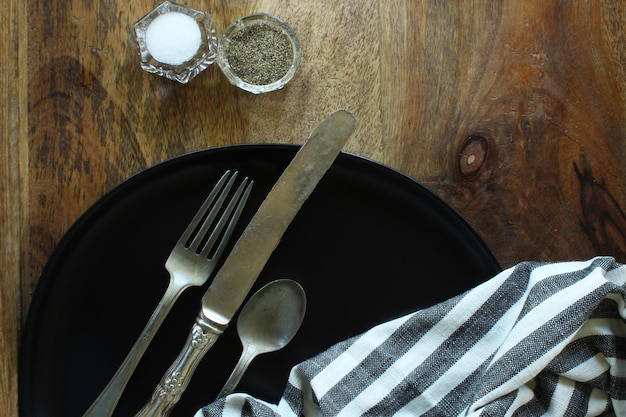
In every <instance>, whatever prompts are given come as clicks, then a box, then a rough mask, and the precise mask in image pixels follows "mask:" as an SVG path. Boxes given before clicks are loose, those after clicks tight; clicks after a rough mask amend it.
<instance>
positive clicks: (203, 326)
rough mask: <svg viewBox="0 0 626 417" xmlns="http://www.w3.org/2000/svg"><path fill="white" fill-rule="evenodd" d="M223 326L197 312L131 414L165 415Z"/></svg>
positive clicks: (136, 415)
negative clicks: (177, 347) (156, 381)
mask: <svg viewBox="0 0 626 417" xmlns="http://www.w3.org/2000/svg"><path fill="white" fill-rule="evenodd" d="M225 328H226V327H225V326H220V325H217V324H215V323H213V322H212V321H210V320H208V319H207V318H205V317H204V316H203V314H202V313H200V315H199V316H198V317H197V318H196V322H195V323H194V325H193V326H192V328H191V331H190V332H189V336H188V337H187V341H186V342H185V346H184V347H183V349H182V350H181V351H180V353H179V354H178V357H177V358H176V360H175V361H174V363H173V364H172V365H171V366H170V368H169V369H168V370H167V372H166V373H165V375H163V378H161V382H159V384H158V385H157V386H156V388H155V390H154V392H153V393H152V398H151V399H150V401H149V402H148V403H147V404H146V405H145V406H144V407H143V408H142V409H141V410H140V411H139V412H138V413H137V414H135V417H165V416H168V415H169V414H170V412H171V410H172V409H173V408H174V406H175V405H176V403H178V400H179V399H180V397H181V395H182V394H183V392H184V391H185V389H186V388H187V385H189V381H190V380H191V377H192V376H193V373H194V371H195V370H196V368H197V367H198V364H199V363H200V361H201V360H202V358H203V357H204V355H205V354H206V353H207V352H208V351H209V349H210V348H211V346H213V345H214V344H215V342H216V341H217V338H218V337H220V335H221V334H222V333H223V332H224V329H225Z"/></svg>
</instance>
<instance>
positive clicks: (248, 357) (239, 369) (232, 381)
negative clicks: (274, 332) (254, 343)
mask: <svg viewBox="0 0 626 417" xmlns="http://www.w3.org/2000/svg"><path fill="white" fill-rule="evenodd" d="M255 356H256V352H255V351H254V350H252V349H249V348H248V347H244V349H243V352H241V357H240V358H239V361H238V362H237V365H236V366H235V369H233V372H232V373H231V374H230V376H229V377H228V380H227V381H226V383H225V384H224V387H223V388H222V390H221V391H220V393H219V394H218V396H217V398H222V397H225V396H227V395H228V394H230V393H232V392H233V391H234V390H235V388H236V387H237V385H238V384H239V381H241V377H243V374H244V373H245V372H246V369H248V366H249V365H250V362H252V360H253V359H254V358H255Z"/></svg>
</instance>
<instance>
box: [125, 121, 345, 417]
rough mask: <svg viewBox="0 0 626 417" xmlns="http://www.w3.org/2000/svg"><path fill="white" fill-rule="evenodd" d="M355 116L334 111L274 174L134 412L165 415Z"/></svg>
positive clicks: (338, 147) (342, 141)
mask: <svg viewBox="0 0 626 417" xmlns="http://www.w3.org/2000/svg"><path fill="white" fill-rule="evenodd" d="M355 125H356V120H355V118H354V115H353V114H352V113H350V112H348V111H345V110H339V111H336V112H334V113H333V114H331V115H330V116H328V117H327V118H326V119H324V120H323V121H322V122H320V124H319V125H318V126H317V127H316V128H315V129H314V130H313V132H312V133H311V135H310V136H309V138H308V139H307V140H306V142H305V143H304V145H303V146H302V147H301V148H300V149H299V150H298V152H297V153H296V155H295V156H294V158H293V159H292V160H291V162H290V163H289V165H288V166H287V168H286V169H285V170H284V171H283V173H282V174H281V176H280V177H279V178H278V180H277V181H276V183H275V184H274V186H273V187H272V189H271V190H270V192H269V194H268V195H267V197H266V198H265V200H263V202H262V203H261V206H260V207H259V209H258V210H257V212H256V213H255V214H254V216H253V217H252V220H250V223H249V224H248V225H247V226H246V228H245V229H244V231H243V233H242V234H241V236H240V237H239V239H238V240H237V242H236V243H235V246H234V247H233V249H232V251H231V252H230V254H229V255H228V257H227V258H226V260H225V261H224V264H223V265H222V267H221V268H220V269H219V271H218V272H217V274H216V276H215V278H214V279H213V281H212V282H211V285H210V286H209V288H208V289H207V291H206V293H205V294H204V296H203V297H202V307H201V309H200V312H199V314H198V317H197V318H196V321H195V323H194V324H193V326H192V329H191V331H190V333H189V336H188V337H187V341H186V343H185V346H184V347H183V349H182V350H181V352H180V354H179V355H178V357H177V358H176V360H175V361H174V363H173V364H172V365H171V366H170V368H169V369H168V370H167V372H166V373H165V375H164V376H163V378H162V379H161V382H160V383H159V384H158V385H157V387H156V389H155V390H154V392H153V394H152V398H151V399H150V401H149V402H148V403H147V404H146V405H145V406H144V407H143V408H142V409H141V410H140V411H139V412H138V413H137V414H136V417H148V416H150V417H156V416H167V415H169V413H170V411H171V410H172V408H173V407H174V406H175V405H176V403H177V402H178V400H179V399H180V397H181V395H182V393H183V392H184V390H185V389H186V387H187V385H188V384H189V381H190V379H191V376H192V375H193V372H194V371H195V369H196V367H197V365H198V364H199V363H200V361H201V359H202V358H203V357H204V355H205V354H206V352H207V351H208V350H209V349H210V347H211V346H213V344H214V343H215V342H216V341H217V339H218V337H219V336H220V335H221V334H222V333H223V332H224V330H225V329H226V327H227V326H228V324H229V323H230V321H231V319H232V318H233V316H234V315H235V313H236V312H237V310H238V309H239V308H240V307H241V304H242V303H243V302H244V300H245V299H246V297H247V295H248V293H249V292H250V289H251V288H252V286H253V285H254V283H255V281H256V279H257V278H258V276H259V275H260V273H261V270H262V269H263V267H264V266H265V264H266V263H267V260H268V259H269V258H270V256H271V255H272V253H273V252H274V250H275V249H276V247H277V246H278V244H279V242H280V240H281V238H282V236H283V234H284V233H285V231H286V230H287V228H288V227H289V224H290V223H291V221H292V220H293V218H294V217H295V216H296V214H297V213H298V211H299V210H300V208H301V207H302V204H304V202H305V201H306V200H307V198H308V197H309V196H310V194H311V193H312V192H313V190H314V189H315V187H316V186H317V184H318V182H319V181H320V179H321V178H322V177H323V176H324V174H325V173H326V171H327V170H328V169H329V168H330V166H331V165H332V163H333V162H334V160H335V159H336V158H337V155H339V152H340V151H341V149H342V148H343V146H344V145H345V143H346V142H347V141H348V139H349V137H350V136H351V135H352V133H353V132H354V129H355Z"/></svg>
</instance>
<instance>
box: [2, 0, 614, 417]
mask: <svg viewBox="0 0 626 417" xmlns="http://www.w3.org/2000/svg"><path fill="white" fill-rule="evenodd" d="M159 3H160V2H158V1H152V0H135V1H132V2H129V1H110V0H27V1H24V2H22V1H18V0H8V2H7V7H8V8H7V7H5V10H4V13H3V14H2V15H0V26H1V28H2V42H0V51H1V58H2V62H4V63H5V64H4V68H3V71H2V75H1V76H0V77H1V78H2V83H1V86H0V87H1V90H0V91H1V94H2V95H1V97H0V112H1V113H2V116H1V117H2V124H1V126H0V130H1V132H2V143H1V146H0V175H1V181H0V190H1V197H2V200H1V203H0V239H1V241H0V245H1V255H0V313H1V314H0V351H1V352H2V353H1V355H0V410H1V411H3V415H6V416H17V415H18V405H17V401H18V400H17V384H18V380H17V363H18V352H19V338H20V327H21V326H22V325H23V323H24V320H25V318H26V314H27V311H28V307H29V303H30V298H31V296H32V292H33V290H34V288H35V286H36V284H37V281H38V277H39V274H40V273H41V271H42V268H43V267H44V265H45V263H46V261H47V259H48V257H49V256H50V254H51V253H52V251H53V250H54V248H55V246H56V244H57V243H58V242H59V239H60V238H61V237H62V235H63V234H64V232H65V231H66V230H67V229H68V228H69V227H70V226H71V225H72V224H73V222H74V221H75V220H76V219H77V218H78V216H80V215H81V214H82V213H83V212H84V211H85V210H86V209H87V208H88V207H89V206H90V205H92V204H93V203H94V202H95V201H96V200H97V199H98V198H100V197H101V196H102V195H103V194H104V193H106V192H107V190H110V189H111V188H113V187H114V186H116V185H117V184H119V183H120V182H122V181H123V180H124V179H126V178H128V177H129V176H131V175H133V174H135V173H137V172H139V171H141V170H142V169H145V168H147V167H150V166H152V165H155V164H158V163H159V162H162V161H164V160H167V159H169V158H172V157H175V156H177V155H181V154H184V153H187V152H193V151H195V150H200V149H204V148H207V147H215V146H223V145H232V144H244V143H302V142H303V141H304V139H305V138H306V137H307V135H308V132H309V131H310V130H311V129H312V128H313V127H314V126H315V124H316V123H317V122H319V121H320V120H321V119H323V118H324V117H325V116H326V115H328V114H329V113H331V112H332V111H334V110H336V109H339V108H345V109H348V110H350V111H352V112H353V113H354V114H355V115H356V117H357V119H358V127H357V131H356V132H355V135H354V136H353V138H351V140H350V142H349V143H348V145H347V146H346V148H345V150H346V151H348V152H351V153H355V154H358V155H362V156H364V157H367V158H370V159H373V160H375V161H378V162H380V163H383V164H386V165H389V166H391V167H392V168H395V169H397V170H399V171H401V172H404V173H405V174H407V175H408V176H410V177H412V178H414V179H416V180H418V181H419V182H421V183H422V184H424V185H425V186H426V187H427V188H429V189H430V190H432V191H433V192H435V193H436V194H437V195H438V196H440V197H441V198H442V199H443V200H444V201H446V202H447V203H448V204H449V205H450V206H452V207H453V208H454V209H455V210H457V211H458V212H459V213H460V214H461V215H462V216H463V217H464V218H465V219H466V220H467V221H468V222H469V223H470V224H471V225H472V226H473V227H474V228H475V230H476V231H477V232H478V233H479V234H480V235H481V236H482V237H483V239H484V240H485V242H486V243H487V244H488V245H489V246H490V248H491V249H492V251H493V252H494V254H495V255H496V257H497V259H498V260H499V262H500V263H501V265H502V266H503V267H508V266H511V265H513V264H515V263H517V262H520V261H522V260H546V261H557V260H569V259H583V258H589V257H592V256H594V255H612V256H614V257H615V258H616V259H618V260H619V261H621V262H626V186H625V181H624V178H625V174H626V29H625V28H626V3H624V2H623V1H619V0H604V1H592V0H588V1H557V0H531V1H524V2H520V1H514V0H500V1H495V0H494V1H483V0H463V1H449V2H445V1H437V2H435V1H421V0H420V1H417V0H416V1H388V0H384V1H361V0H336V1H312V0H298V1H277V0H272V1H270V0H265V1H243V0H230V1H226V0H222V1H219V0H188V1H187V2H185V3H184V4H185V5H187V6H190V7H193V8H196V9H200V10H205V11H209V12H210V13H211V14H212V16H213V19H214V21H215V26H216V30H217V32H218V33H220V32H221V31H222V30H224V28H225V27H226V26H227V25H228V24H229V23H230V22H231V21H232V20H233V19H235V18H236V17H239V16H243V15H245V14H248V13H253V12H258V11H265V12H268V13H271V14H274V15H276V16H279V17H281V18H283V19H285V20H287V21H288V22H289V23H290V24H291V25H292V26H293V28H294V29H295V31H296V33H297V34H298V37H299V38H300V40H301V42H302V46H303V57H302V66H301V68H300V70H299V72H298V74H297V75H296V77H295V78H294V79H293V80H292V82H291V83H290V84H289V85H288V86H287V87H286V88H284V89H283V90H280V91H276V92H272V93H269V94H263V95H252V94H249V93H246V92H244V91H241V90H238V89H237V88H235V87H233V86H232V85H230V84H229V83H228V81H227V80H226V78H225V76H224V75H223V74H222V73H221V72H220V70H219V68H218V67H217V65H213V66H211V67H209V68H208V69H207V70H206V71H205V72H203V73H202V74H200V75H199V76H198V77H197V78H195V79H194V80H192V81H191V82H190V83H189V84H187V85H182V84H178V83H176V82H174V81H170V80H167V79H165V78H161V77H158V76H155V75H151V74H148V73H147V72H144V71H142V70H141V68H140V67H139V59H138V55H137V48H136V45H135V40H134V35H133V31H132V24H133V23H134V22H135V21H136V20H138V19H140V18H141V17H142V16H143V15H145V14H146V13H147V12H149V11H150V10H151V9H152V8H153V7H155V6H156V5H157V4H159Z"/></svg>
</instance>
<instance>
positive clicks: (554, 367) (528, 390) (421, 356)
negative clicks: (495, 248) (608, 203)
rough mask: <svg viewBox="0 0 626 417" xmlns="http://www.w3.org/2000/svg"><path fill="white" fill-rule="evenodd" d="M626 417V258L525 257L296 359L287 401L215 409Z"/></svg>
mask: <svg viewBox="0 0 626 417" xmlns="http://www.w3.org/2000/svg"><path fill="white" fill-rule="evenodd" d="M391 415H396V416H540V415H545V416H601V415H602V416H603V415H607V416H626V266H625V265H621V264H619V263H617V262H616V261H615V260H614V259H613V258H611V257H597V258H594V259H591V260H588V261H584V262H557V263H540V262H523V263H520V264H518V265H516V266H514V267H512V268H510V269H507V270H505V271H503V272H501V273H500V274H498V275H496V276H495V277H493V278H492V279H490V280H489V281H487V282H485V283H483V284H481V285H479V286H477V287H475V288H474V289H472V290H469V291H467V292H465V293H463V294H461V295H458V296H456V297H454V298H451V299H449V300H447V301H444V302H442V303H440V304H437V305H434V306H432V307H430V308H427V309H424V310H420V311H416V312H414V313H411V314H409V315H406V316H403V317H401V318H398V319H395V320H392V321H389V322H385V323H383V324H380V325H378V326H376V327H373V328H372V329H370V330H369V331H367V332H365V333H363V334H361V335H358V336H355V337H353V338H350V339H348V340H345V341H343V342H340V343H338V344H336V345H335V346H333V347H331V348H329V349H328V350H326V351H324V352H322V353H321V354H319V355H318V356H316V357H313V358H311V359H309V360H307V361H305V362H303V363H301V364H299V365H297V366H295V367H294V368H293V369H292V371H291V373H290V376H289V380H288V381H286V388H285V390H284V393H283V396H282V398H281V400H280V402H279V403H278V404H269V403H267V402H264V401H261V400H258V399H255V398H254V397H252V396H249V395H247V394H241V393H235V394H231V395H229V396H228V397H226V398H224V399H221V400H218V401H216V402H214V403H212V404H209V405H207V406H206V407H204V408H203V409H201V410H199V411H198V412H197V413H196V416H195V417H208V416H263V417H265V416H268V417H269V416H272V417H275V416H282V417H288V416H349V417H353V416H391Z"/></svg>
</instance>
